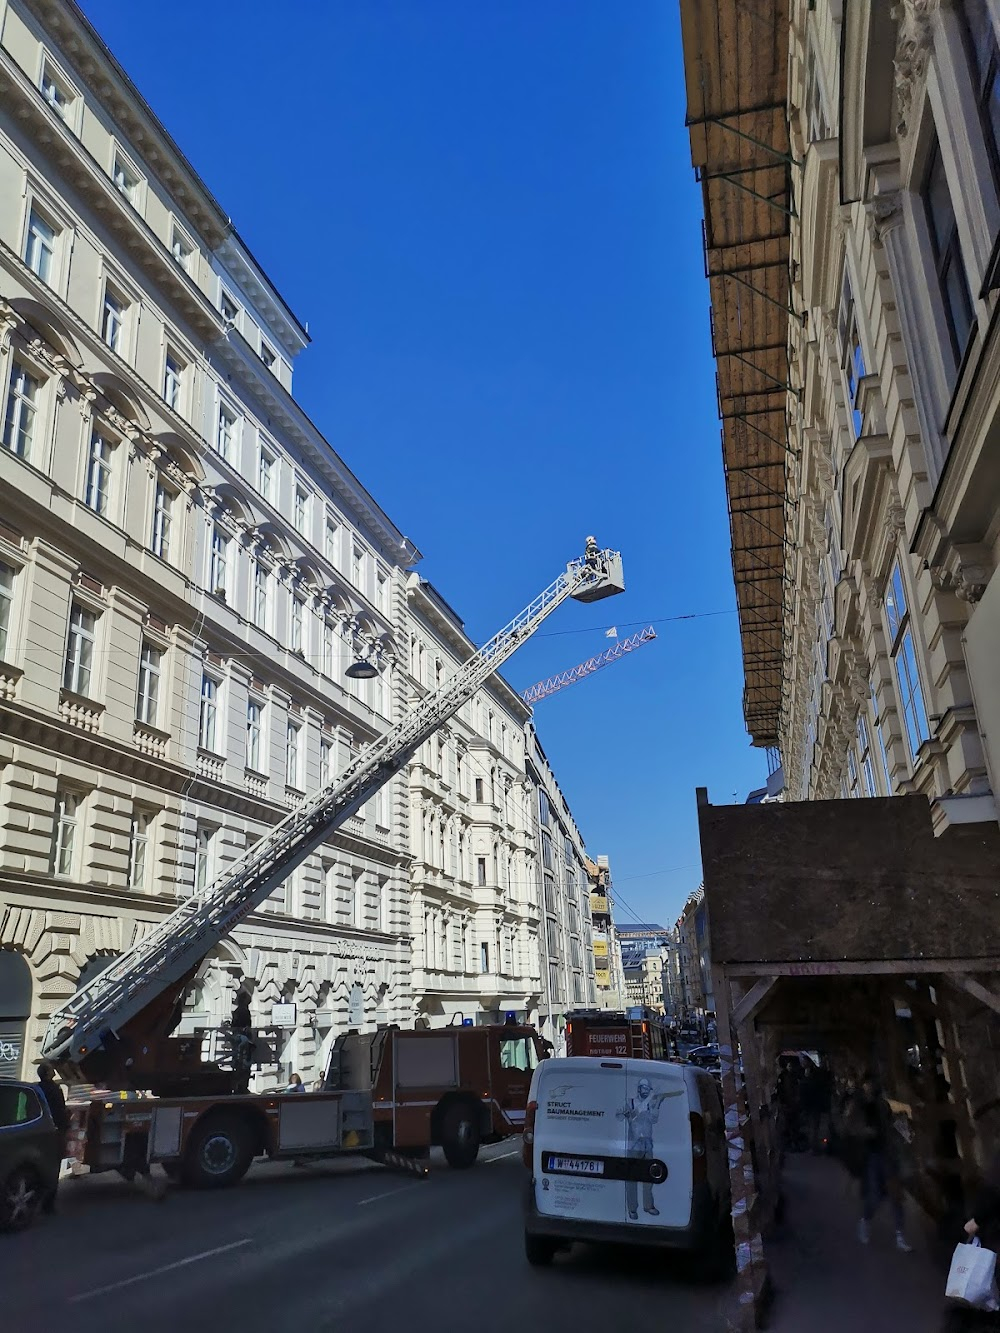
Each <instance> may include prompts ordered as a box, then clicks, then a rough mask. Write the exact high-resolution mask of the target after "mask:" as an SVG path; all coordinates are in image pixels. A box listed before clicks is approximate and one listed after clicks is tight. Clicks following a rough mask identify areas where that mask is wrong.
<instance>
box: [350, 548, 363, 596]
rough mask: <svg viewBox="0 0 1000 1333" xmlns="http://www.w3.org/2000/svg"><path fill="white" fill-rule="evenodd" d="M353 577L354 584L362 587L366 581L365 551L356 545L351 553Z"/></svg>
mask: <svg viewBox="0 0 1000 1333" xmlns="http://www.w3.org/2000/svg"><path fill="white" fill-rule="evenodd" d="M351 577H352V578H353V579H354V586H355V587H356V588H360V587H362V586H363V585H364V581H365V553H364V551H362V550H360V549H359V548H358V547H357V546H355V547H354V549H353V551H352V554H351Z"/></svg>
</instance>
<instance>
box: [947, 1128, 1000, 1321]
mask: <svg viewBox="0 0 1000 1333" xmlns="http://www.w3.org/2000/svg"><path fill="white" fill-rule="evenodd" d="M964 1231H965V1235H966V1237H967V1239H968V1240H972V1238H973V1237H976V1238H977V1239H978V1241H979V1243H980V1245H982V1246H983V1248H984V1249H987V1250H992V1251H993V1252H994V1254H1000V1151H996V1152H994V1153H993V1156H992V1158H991V1159H990V1161H989V1162H988V1163H987V1166H986V1170H985V1171H984V1172H983V1177H982V1180H981V1181H980V1184H979V1188H978V1189H977V1190H976V1192H975V1194H974V1195H973V1198H972V1207H971V1210H970V1216H969V1219H968V1221H967V1222H966V1223H965V1227H964ZM998 1276H1000V1275H998ZM944 1329H945V1333H972V1330H975V1331H976V1333H979V1330H980V1329H981V1330H983V1333H986V1330H987V1329H993V1330H996V1329H1000V1312H996V1313H988V1312H986V1311H982V1310H964V1309H962V1308H961V1307H957V1306H951V1307H950V1308H949V1310H948V1311H947V1314H946V1316H945V1322H944Z"/></svg>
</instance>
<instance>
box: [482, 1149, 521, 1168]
mask: <svg viewBox="0 0 1000 1333" xmlns="http://www.w3.org/2000/svg"><path fill="white" fill-rule="evenodd" d="M520 1156H521V1149H520V1148H514V1149H513V1150H512V1151H511V1152H500V1153H497V1155H496V1157H486V1158H484V1159H483V1161H484V1164H485V1165H486V1166H489V1164H490V1162H502V1161H503V1159H504V1158H505V1157H520Z"/></svg>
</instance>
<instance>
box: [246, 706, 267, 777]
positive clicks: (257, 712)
mask: <svg viewBox="0 0 1000 1333" xmlns="http://www.w3.org/2000/svg"><path fill="white" fill-rule="evenodd" d="M263 722H264V705H263V704H262V703H258V702H257V700H256V699H248V700H247V768H252V769H253V770H254V772H255V773H261V772H263V769H262V768H261V762H260V760H261V748H260V744H261V742H260V737H261V727H262V726H263Z"/></svg>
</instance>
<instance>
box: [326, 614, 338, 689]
mask: <svg viewBox="0 0 1000 1333" xmlns="http://www.w3.org/2000/svg"><path fill="white" fill-rule="evenodd" d="M333 636H334V629H333V626H332V625H331V624H330V622H329V620H324V621H323V674H324V676H329V677H330V679H331V680H332V679H333V663H334V656H335V654H334V637H333Z"/></svg>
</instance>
